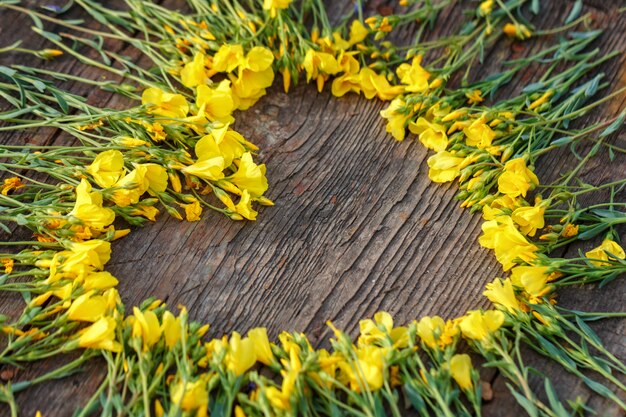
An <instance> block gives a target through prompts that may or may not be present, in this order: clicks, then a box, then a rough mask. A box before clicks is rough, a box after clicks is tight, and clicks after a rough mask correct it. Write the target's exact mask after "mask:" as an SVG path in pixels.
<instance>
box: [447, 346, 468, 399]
mask: <svg viewBox="0 0 626 417" xmlns="http://www.w3.org/2000/svg"><path fill="white" fill-rule="evenodd" d="M450 373H451V374H452V378H454V380H455V381H456V383H457V384H459V387H460V388H461V389H462V390H469V389H472V386H473V384H472V359H471V358H470V357H469V355H467V354H465V353H462V354H456V355H454V356H452V358H450Z"/></svg>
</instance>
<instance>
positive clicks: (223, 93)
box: [196, 80, 236, 123]
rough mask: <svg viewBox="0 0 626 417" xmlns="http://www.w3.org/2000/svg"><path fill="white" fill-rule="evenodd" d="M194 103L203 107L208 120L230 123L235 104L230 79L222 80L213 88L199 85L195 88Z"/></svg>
mask: <svg viewBox="0 0 626 417" xmlns="http://www.w3.org/2000/svg"><path fill="white" fill-rule="evenodd" d="M196 105H197V106H198V107H199V108H202V109H203V111H204V115H205V116H206V117H207V118H208V119H209V120H210V121H212V122H215V121H219V122H222V123H231V122H232V121H233V120H234V119H233V117H232V113H233V111H235V108H236V106H235V101H234V99H233V91H232V89H231V87H230V81H229V80H222V81H221V82H220V83H219V84H218V85H217V87H215V88H211V87H209V86H208V85H205V84H202V85H199V86H198V88H197V90H196Z"/></svg>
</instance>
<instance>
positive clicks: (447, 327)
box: [417, 316, 458, 349]
mask: <svg viewBox="0 0 626 417" xmlns="http://www.w3.org/2000/svg"><path fill="white" fill-rule="evenodd" d="M457 334H458V328H457V326H456V325H455V324H454V323H453V322H452V321H450V320H449V321H447V322H446V321H444V320H443V319H442V318H441V317H439V316H433V317H428V316H425V317H422V318H421V319H420V321H419V322H418V323H417V335H418V336H419V338H420V339H421V341H422V342H423V343H424V344H425V345H426V346H428V347H430V348H431V349H436V348H438V347H439V348H444V347H445V346H448V345H450V344H451V343H452V342H453V341H454V337H455V336H456V335H457Z"/></svg>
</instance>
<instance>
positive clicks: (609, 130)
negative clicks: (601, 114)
mask: <svg viewBox="0 0 626 417" xmlns="http://www.w3.org/2000/svg"><path fill="white" fill-rule="evenodd" d="M624 118H626V111H625V112H622V114H620V115H619V117H618V118H617V120H615V121H614V122H613V123H611V124H610V125H609V127H607V128H606V129H604V130H603V131H602V133H600V136H599V137H601V138H603V137H605V136H609V135H610V134H612V133H613V132H615V131H617V129H619V128H620V127H621V126H622V125H623V124H624Z"/></svg>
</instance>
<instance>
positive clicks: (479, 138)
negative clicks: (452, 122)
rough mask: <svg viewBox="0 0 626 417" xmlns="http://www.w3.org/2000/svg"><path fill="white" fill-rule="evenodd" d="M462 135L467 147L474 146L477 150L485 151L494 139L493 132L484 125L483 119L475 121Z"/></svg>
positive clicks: (494, 133) (494, 134)
mask: <svg viewBox="0 0 626 417" xmlns="http://www.w3.org/2000/svg"><path fill="white" fill-rule="evenodd" d="M463 133H464V134H465V137H466V138H467V140H466V143H467V145H468V146H475V147H477V148H479V149H485V148H488V147H490V146H491V142H492V141H493V140H494V139H495V137H496V132H494V131H493V130H492V129H491V128H490V127H489V126H488V125H487V124H486V123H485V119H484V118H482V117H481V118H479V119H476V120H474V121H473V122H472V124H471V125H469V126H468V127H466V128H465V129H463Z"/></svg>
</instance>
